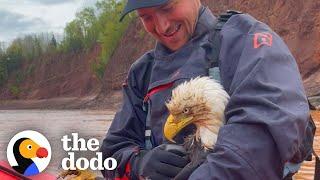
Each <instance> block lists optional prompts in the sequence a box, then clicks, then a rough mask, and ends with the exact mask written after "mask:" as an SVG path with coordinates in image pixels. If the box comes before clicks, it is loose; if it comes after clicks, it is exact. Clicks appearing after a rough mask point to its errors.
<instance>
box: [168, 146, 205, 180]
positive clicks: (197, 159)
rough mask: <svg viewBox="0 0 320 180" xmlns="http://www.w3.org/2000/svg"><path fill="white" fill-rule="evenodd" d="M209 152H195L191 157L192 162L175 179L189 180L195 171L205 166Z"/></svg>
mask: <svg viewBox="0 0 320 180" xmlns="http://www.w3.org/2000/svg"><path fill="white" fill-rule="evenodd" d="M208 154H209V151H204V150H201V151H194V152H193V153H192V154H191V155H190V156H192V160H191V162H190V163H188V164H187V165H186V166H185V167H184V168H183V169H182V170H181V171H180V172H179V173H178V174H177V175H176V176H175V177H174V180H186V179H189V177H190V175H191V174H192V173H193V171H195V170H196V169H197V168H198V167H199V166H200V165H201V164H203V163H204V162H205V161H206V159H207V155H208Z"/></svg>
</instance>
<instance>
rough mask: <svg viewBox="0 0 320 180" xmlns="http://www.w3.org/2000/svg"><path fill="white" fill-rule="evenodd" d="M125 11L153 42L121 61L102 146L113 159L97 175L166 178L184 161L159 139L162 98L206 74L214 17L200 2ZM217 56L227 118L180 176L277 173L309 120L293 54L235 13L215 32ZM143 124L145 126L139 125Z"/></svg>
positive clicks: (145, 3) (155, 0) (170, 1)
mask: <svg viewBox="0 0 320 180" xmlns="http://www.w3.org/2000/svg"><path fill="white" fill-rule="evenodd" d="M133 10H136V11H137V13H138V15H139V17H140V19H141V21H142V23H143V25H144V28H145V30H146V31H147V32H148V33H150V34H151V35H152V36H153V37H154V38H156V39H157V44H156V47H155V48H154V49H153V50H151V51H150V52H147V53H146V54H145V55H143V56H142V57H141V58H139V59H138V60H137V61H136V62H135V63H134V64H133V65H132V67H131V68H130V71H129V73H128V79H127V83H126V84H125V85H124V87H123V95H124V100H123V106H122V108H121V110H120V112H118V113H117V114H116V116H115V118H114V120H113V122H112V125H111V127H110V129H109V131H108V133H107V136H106V138H105V139H104V141H103V145H102V148H101V150H102V151H103V154H104V158H106V157H110V156H112V157H114V158H116V159H117V161H118V163H119V165H118V168H117V171H112V172H110V171H106V172H104V176H106V177H108V178H118V179H121V178H123V179H138V178H146V179H155V180H157V179H172V178H174V177H175V176H176V175H177V174H179V172H181V170H182V169H183V167H184V166H185V165H186V164H187V163H188V159H186V158H185V152H184V151H183V150H181V149H180V150H179V148H174V149H170V148H168V146H166V145H165V144H166V142H165V139H164V137H163V132H162V128H163V124H164V122H165V120H166V118H167V116H168V111H167V109H166V107H165V102H166V100H168V99H169V98H170V95H171V90H172V89H173V88H174V87H175V86H177V85H178V84H180V83H181V82H184V81H185V80H188V79H190V78H193V77H197V76H206V75H208V62H209V59H210V58H211V56H212V53H213V52H212V46H214V45H213V44H212V41H210V37H211V35H212V33H213V29H214V25H215V23H216V21H217V19H216V18H215V17H214V16H213V15H212V13H211V12H210V10H209V9H208V8H205V7H203V6H202V5H201V3H200V0H128V3H127V5H126V7H125V9H124V13H123V16H124V15H126V14H127V13H129V12H131V11H133ZM219 60H220V62H219V68H220V75H221V83H222V85H223V87H224V88H225V90H226V91H227V92H228V93H229V95H230V97H231V98H230V101H229V104H228V105H227V107H226V110H225V117H226V124H225V125H224V126H223V127H221V129H220V131H219V135H218V140H217V143H216V145H215V147H214V150H213V152H211V153H210V154H209V155H207V157H206V160H205V161H204V162H203V163H202V165H201V166H199V167H198V168H197V169H196V170H195V171H193V173H192V174H191V176H190V177H189V179H219V180H221V179H237V180H239V179H259V180H261V179H272V180H274V179H282V178H283V171H284V165H285V163H286V162H287V161H289V160H290V159H292V157H293V156H294V154H295V153H296V152H297V151H298V148H299V146H300V145H301V142H302V139H303V137H304V134H305V130H306V126H307V122H308V118H309V110H308V103H307V98H306V96H305V92H304V89H303V86H302V82H301V78H300V74H299V71H298V68H297V65H296V62H295V60H294V58H293V56H292V55H291V53H290V52H289V50H288V48H287V47H286V45H285V44H284V43H283V41H282V40H281V38H280V37H279V36H278V35H277V34H275V33H274V32H273V31H272V30H271V29H270V28H269V27H268V26H267V25H265V24H263V23H261V22H259V21H257V20H255V19H254V18H253V17H251V16H249V15H246V14H240V15H234V16H232V17H231V18H230V19H229V20H228V22H227V23H226V24H225V25H224V26H223V29H222V30H221V50H220V56H219ZM146 122H148V123H146ZM149 122H150V123H149ZM149 128H150V130H151V134H150V131H145V130H146V129H147V130H148V129H149ZM192 128H193V127H188V128H186V129H185V131H184V132H182V133H181V134H179V136H178V137H177V139H176V142H177V143H178V144H179V143H181V142H182V140H183V137H184V136H186V135H187V134H188V133H190V131H192ZM145 132H146V133H147V134H145ZM148 133H149V134H148ZM145 135H146V136H145ZM149 135H150V140H151V143H152V148H151V149H150V148H148V146H149V144H148V142H149V139H148V137H149ZM146 137H147V139H146Z"/></svg>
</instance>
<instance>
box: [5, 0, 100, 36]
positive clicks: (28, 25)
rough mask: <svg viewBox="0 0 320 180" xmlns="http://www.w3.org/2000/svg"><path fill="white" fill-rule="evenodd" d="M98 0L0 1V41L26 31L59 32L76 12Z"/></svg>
mask: <svg viewBox="0 0 320 180" xmlns="http://www.w3.org/2000/svg"><path fill="white" fill-rule="evenodd" d="M96 2H97V0H0V41H6V42H9V41H11V40H13V39H14V38H16V37H17V36H21V35H24V34H29V33H37V32H53V33H55V34H62V33H63V28H64V27H65V25H66V23H68V22H70V21H72V20H73V19H74V17H75V14H76V12H78V11H80V10H81V9H83V8H84V7H87V6H94V4H95V3H96Z"/></svg>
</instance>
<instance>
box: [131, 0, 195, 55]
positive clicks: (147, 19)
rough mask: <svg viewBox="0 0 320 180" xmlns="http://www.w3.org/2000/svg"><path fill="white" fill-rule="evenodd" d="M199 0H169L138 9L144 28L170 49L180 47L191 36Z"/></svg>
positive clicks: (174, 49) (173, 49)
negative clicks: (155, 5) (158, 4)
mask: <svg viewBox="0 0 320 180" xmlns="http://www.w3.org/2000/svg"><path fill="white" fill-rule="evenodd" d="M199 8H200V0H170V1H169V2H168V3H167V4H164V5H162V6H157V7H150V8H141V9H138V10H137V12H138V15H139V17H140V19H141V21H142V23H143V25H144V28H145V29H146V31H147V32H149V33H150V34H151V35H152V36H153V37H155V38H156V39H157V40H158V41H160V42H161V43H162V44H163V45H165V46H166V47H167V48H169V49H170V50H172V51H176V50H178V49H179V48H181V47H182V46H183V45H184V44H185V43H186V42H187V41H188V40H189V39H190V37H191V36H192V34H193V32H194V29H195V26H196V19H197V17H198V11H199Z"/></svg>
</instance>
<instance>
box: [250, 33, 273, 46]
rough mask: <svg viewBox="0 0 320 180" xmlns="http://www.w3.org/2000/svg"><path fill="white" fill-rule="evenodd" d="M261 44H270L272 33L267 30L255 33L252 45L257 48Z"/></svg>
mask: <svg viewBox="0 0 320 180" xmlns="http://www.w3.org/2000/svg"><path fill="white" fill-rule="evenodd" d="M262 45H266V46H270V47H271V46H272V35H271V34H270V33H268V32H261V33H255V34H254V37H253V47H254V48H255V49H256V48H259V47H260V46H262Z"/></svg>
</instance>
